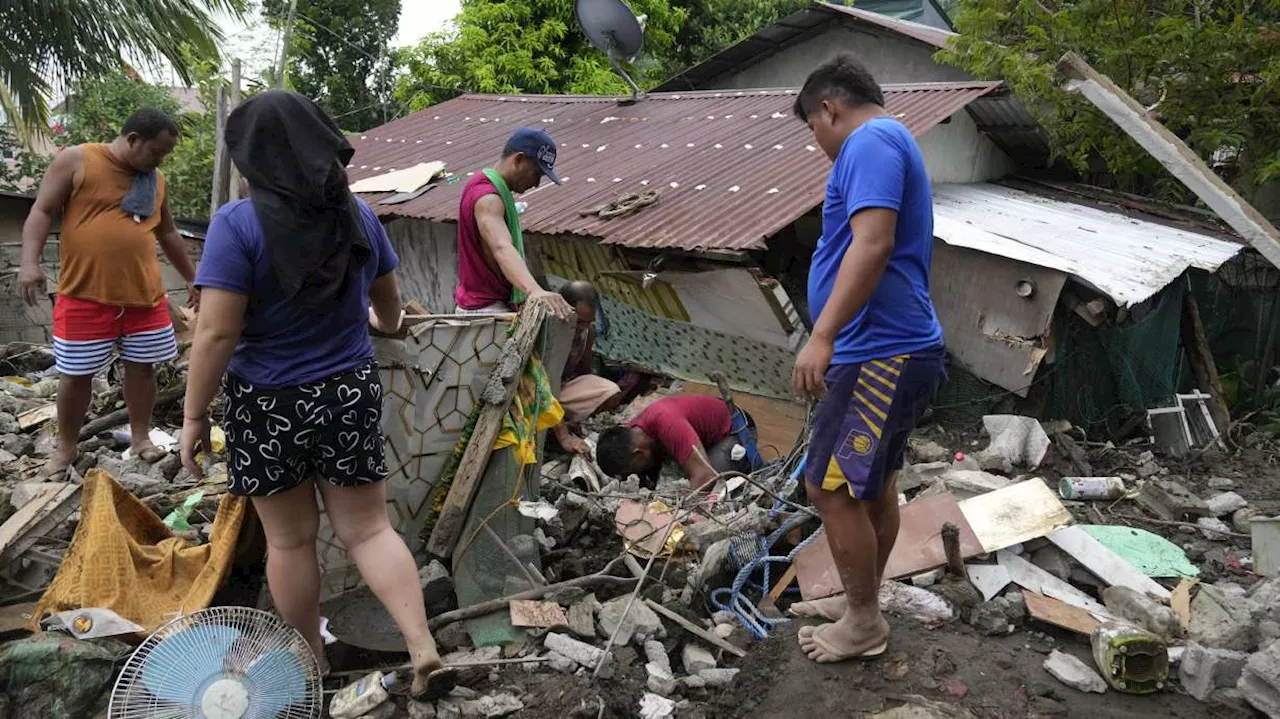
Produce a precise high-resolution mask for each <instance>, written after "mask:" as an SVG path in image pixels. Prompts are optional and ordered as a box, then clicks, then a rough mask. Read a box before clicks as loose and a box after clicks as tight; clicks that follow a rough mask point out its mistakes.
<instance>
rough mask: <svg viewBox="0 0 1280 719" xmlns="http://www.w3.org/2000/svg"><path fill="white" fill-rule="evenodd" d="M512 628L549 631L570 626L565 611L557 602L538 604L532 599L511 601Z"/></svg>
mask: <svg viewBox="0 0 1280 719" xmlns="http://www.w3.org/2000/svg"><path fill="white" fill-rule="evenodd" d="M511 626H513V627H533V628H535V629H549V628H551V627H567V626H569V618H568V617H566V616H565V614H564V609H561V608H560V605H559V604H556V603H555V602H538V601H534V600H531V599H513V600H511Z"/></svg>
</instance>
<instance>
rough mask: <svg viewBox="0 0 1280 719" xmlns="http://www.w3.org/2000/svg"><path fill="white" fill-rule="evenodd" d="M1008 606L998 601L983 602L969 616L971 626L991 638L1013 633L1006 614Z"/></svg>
mask: <svg viewBox="0 0 1280 719" xmlns="http://www.w3.org/2000/svg"><path fill="white" fill-rule="evenodd" d="M1007 607H1008V605H1007V604H1005V603H1003V602H1000V601H998V600H992V601H989V602H983V603H982V604H979V605H978V606H976V607H974V608H973V611H972V612H970V614H969V625H970V626H972V627H973V628H974V629H977V630H978V631H979V632H981V633H982V634H985V635H986V636H989V637H994V636H1003V635H1005V634H1011V633H1013V625H1012V624H1010V623H1009V617H1008V616H1007V614H1006V611H1007Z"/></svg>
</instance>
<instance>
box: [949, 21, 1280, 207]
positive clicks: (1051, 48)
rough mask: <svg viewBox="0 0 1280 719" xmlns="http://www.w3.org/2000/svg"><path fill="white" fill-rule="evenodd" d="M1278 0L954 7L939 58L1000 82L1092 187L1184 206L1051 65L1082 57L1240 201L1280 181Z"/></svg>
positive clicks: (1173, 188) (1175, 187) (1168, 181)
mask: <svg viewBox="0 0 1280 719" xmlns="http://www.w3.org/2000/svg"><path fill="white" fill-rule="evenodd" d="M1278 23H1280V0H1228V1H1227V2H1214V3H1210V2H1203V0H1068V1H1067V2H1058V1H1056V0H958V3H957V14H956V15H955V24H956V29H957V30H958V31H959V32H960V35H961V36H960V38H958V40H957V41H956V42H955V43H954V45H953V46H952V47H950V48H948V49H947V50H945V51H943V52H941V53H940V54H939V59H941V60H943V61H945V62H948V63H950V64H953V65H955V66H957V67H961V68H964V69H966V70H968V71H970V72H972V73H974V74H975V75H977V76H979V77H983V78H992V79H1002V80H1005V81H1006V82H1007V83H1008V84H1009V85H1010V86H1011V87H1012V89H1013V90H1014V92H1015V93H1016V94H1017V95H1018V96H1019V97H1020V98H1022V99H1023V100H1025V101H1028V102H1029V103H1030V104H1031V105H1032V106H1033V108H1034V109H1035V111H1036V112H1037V114H1038V115H1040V116H1041V118H1042V123H1043V124H1044V126H1045V127H1046V129H1047V130H1048V131H1049V134H1050V137H1051V140H1052V142H1053V145H1054V147H1055V149H1056V150H1057V151H1058V152H1059V153H1060V155H1061V156H1062V157H1064V158H1065V159H1067V160H1068V161H1070V163H1071V164H1072V165H1074V166H1075V167H1076V168H1077V169H1078V170H1080V171H1081V172H1083V173H1085V174H1086V176H1087V177H1088V178H1089V179H1090V180H1092V181H1095V182H1104V183H1105V182H1108V181H1109V182H1110V183H1111V184H1114V185H1115V186H1118V187H1120V188H1122V189H1125V190H1129V191H1133V192H1139V193H1144V194H1154V195H1156V196H1161V197H1164V198H1166V199H1174V200H1187V199H1189V195H1188V194H1187V192H1186V190H1185V189H1184V188H1183V187H1182V186H1181V185H1180V184H1178V183H1177V182H1176V181H1175V180H1173V179H1172V178H1171V177H1169V175H1168V174H1167V173H1166V172H1165V171H1164V170H1163V169H1162V168H1161V167H1160V166H1159V164H1158V163H1156V161H1155V160H1153V159H1152V158H1151V157H1150V156H1149V155H1148V154H1147V153H1146V152H1145V151H1143V150H1142V149H1141V148H1140V147H1138V145H1137V144H1136V143H1134V142H1133V141H1132V140H1130V139H1129V138H1128V137H1127V136H1126V135H1125V134H1124V133H1122V132H1119V131H1117V130H1116V127H1115V125H1114V124H1113V123H1112V122H1111V121H1110V120H1108V119H1107V118H1106V117H1105V116H1104V115H1102V113H1101V112H1099V111H1098V110H1096V109H1095V108H1094V107H1093V106H1092V105H1090V104H1089V103H1088V102H1087V101H1086V100H1084V99H1083V98H1081V97H1079V96H1076V95H1071V94H1068V93H1066V92H1064V91H1063V90H1061V89H1060V87H1059V86H1058V84H1057V83H1058V79H1057V78H1055V76H1054V64H1055V63H1056V62H1057V60H1058V59H1059V58H1060V57H1061V56H1062V55H1063V54H1064V53H1065V52H1067V51H1069V50H1071V51H1075V52H1077V53H1080V54H1081V55H1082V56H1083V57H1084V58H1085V59H1086V60H1087V61H1088V62H1089V63H1090V64H1092V65H1093V66H1094V67H1095V68H1096V69H1097V70H1098V71H1100V72H1103V73H1105V74H1107V75H1109V76H1110V77H1111V78H1112V79H1113V80H1114V81H1115V82H1116V83H1117V84H1118V85H1120V87H1122V88H1123V89H1125V90H1126V91H1128V92H1129V93H1130V94H1131V95H1133V96H1134V97H1135V98H1136V99H1137V100H1138V101H1139V102H1141V103H1143V105H1144V106H1147V107H1149V108H1150V111H1151V112H1152V113H1153V114H1154V115H1155V116H1156V117H1158V118H1159V119H1160V120H1161V121H1162V122H1164V123H1165V125H1167V126H1168V127H1169V129H1170V130H1172V131H1173V132H1174V133H1175V134H1177V135H1178V136H1179V137H1181V138H1183V139H1184V140H1185V141H1186V142H1187V144H1188V145H1190V146H1191V148H1192V149H1194V150H1195V151H1196V152H1197V153H1199V154H1200V156H1201V157H1203V158H1205V159H1206V160H1207V161H1210V162H1211V164H1214V165H1215V166H1216V169H1218V171H1219V172H1221V173H1222V174H1223V175H1224V177H1226V179H1227V180H1228V181H1230V182H1231V183H1232V184H1233V185H1234V186H1235V187H1236V189H1237V190H1239V191H1241V192H1242V194H1244V195H1245V196H1246V197H1249V196H1251V194H1252V193H1253V191H1254V190H1255V189H1256V188H1257V187H1258V186H1259V185H1260V184H1263V183H1266V182H1269V181H1272V180H1276V179H1280V24H1278Z"/></svg>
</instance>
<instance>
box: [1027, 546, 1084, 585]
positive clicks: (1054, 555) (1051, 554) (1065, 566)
mask: <svg viewBox="0 0 1280 719" xmlns="http://www.w3.org/2000/svg"><path fill="white" fill-rule="evenodd" d="M1031 563H1032V564H1034V565H1036V566H1037V567H1039V568H1041V569H1043V570H1044V571H1046V572H1048V573H1050V574H1052V575H1053V576H1055V577H1057V578H1058V579H1061V580H1062V581H1064V582H1065V581H1067V580H1068V579H1069V578H1070V577H1071V571H1072V570H1073V569H1074V568H1075V567H1074V563H1073V562H1072V561H1071V556H1070V555H1068V554H1067V553H1066V552H1064V551H1062V549H1060V548H1059V547H1057V546H1056V545H1053V544H1050V545H1048V546H1044V547H1041V548H1039V549H1037V550H1036V551H1034V552H1032V553H1031Z"/></svg>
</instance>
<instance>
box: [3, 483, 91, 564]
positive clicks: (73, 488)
mask: <svg viewBox="0 0 1280 719" xmlns="http://www.w3.org/2000/svg"><path fill="white" fill-rule="evenodd" d="M79 506H80V485H78V484H65V483H57V484H55V485H54V486H52V487H50V488H49V489H47V490H46V491H45V492H44V494H42V495H40V496H39V497H36V498H35V499H33V500H31V501H30V502H28V503H27V504H26V505H25V506H23V507H22V508H21V509H19V510H18V511H17V512H16V513H14V515H13V516H12V517H10V518H9V519H8V521H6V522H5V523H4V524H3V525H0V567H3V566H5V565H7V564H9V562H12V561H13V560H14V559H17V558H18V557H20V556H22V553H23V552H25V551H27V550H28V549H30V548H31V547H32V545H34V544H35V543H36V541H37V540H38V539H40V537H42V536H44V535H45V534H47V533H48V532H50V531H52V530H53V528H54V527H56V526H57V525H58V524H59V523H61V522H62V521H63V520H64V519H66V518H67V517H69V516H71V513H72V512H74V511H75V510H76V508H78V507H79Z"/></svg>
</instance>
